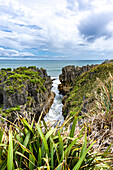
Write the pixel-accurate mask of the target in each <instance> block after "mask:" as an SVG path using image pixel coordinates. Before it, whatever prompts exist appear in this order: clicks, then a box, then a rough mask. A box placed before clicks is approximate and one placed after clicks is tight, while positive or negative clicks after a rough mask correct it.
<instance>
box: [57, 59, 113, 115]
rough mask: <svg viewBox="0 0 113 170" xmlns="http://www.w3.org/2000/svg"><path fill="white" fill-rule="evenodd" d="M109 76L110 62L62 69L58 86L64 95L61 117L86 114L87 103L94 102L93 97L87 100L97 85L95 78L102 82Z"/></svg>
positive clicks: (112, 72)
mask: <svg viewBox="0 0 113 170" xmlns="http://www.w3.org/2000/svg"><path fill="white" fill-rule="evenodd" d="M66 71H67V72H66ZM71 74H72V75H71ZM110 74H111V75H113V63H112V62H110V63H105V64H104V63H102V64H100V65H92V66H84V67H80V68H77V70H76V68H74V66H68V67H65V68H63V70H62V74H61V75H60V81H61V85H59V90H60V92H61V93H63V94H65V96H64V97H63V100H62V103H63V108H62V114H63V116H64V117H66V116H67V115H68V114H69V115H74V114H82V112H83V113H87V112H88V110H89V108H88V105H89V103H88V102H91V103H92V102H93V100H94V99H93V97H92V98H91V99H90V101H88V100H87V98H90V95H91V93H92V91H93V90H94V89H95V88H96V86H97V85H98V82H97V78H99V79H100V80H101V81H103V80H106V78H107V77H108V76H109V75H110ZM68 76H69V77H68ZM60 87H62V88H61V89H60ZM66 87H68V88H67V89H69V90H70V91H68V90H67V94H66V91H65V89H66ZM98 91H99V90H98Z"/></svg>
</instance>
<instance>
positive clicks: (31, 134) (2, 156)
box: [0, 116, 112, 170]
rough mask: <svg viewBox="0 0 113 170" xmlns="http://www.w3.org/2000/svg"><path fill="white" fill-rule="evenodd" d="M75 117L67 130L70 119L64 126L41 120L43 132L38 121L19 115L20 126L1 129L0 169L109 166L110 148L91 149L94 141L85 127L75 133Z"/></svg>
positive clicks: (75, 169) (94, 167)
mask: <svg viewBox="0 0 113 170" xmlns="http://www.w3.org/2000/svg"><path fill="white" fill-rule="evenodd" d="M73 118H74V117H72V118H71V119H73ZM77 119H78V118H77V116H75V118H74V121H73V125H72V128H71V130H70V131H69V130H68V125H69V121H70V119H69V118H67V119H66V120H65V122H64V123H63V125H61V126H60V127H59V126H57V127H56V128H54V129H53V128H52V127H51V126H50V125H49V126H48V124H46V123H45V122H44V120H43V128H44V131H42V125H41V124H40V123H41V122H38V123H36V122H35V121H34V120H33V121H32V122H29V120H28V119H27V118H26V119H24V118H18V122H20V121H21V125H20V123H18V126H17V125H15V124H12V125H11V126H10V129H9V132H8V133H7V132H5V130H4V128H1V129H0V169H4V170H5V169H6V168H7V169H11V170H12V169H21V168H22V169H30V170H34V169H37V170H38V169H51V170H52V169H53V170H54V169H56V170H61V169H64V170H68V169H69V170H71V169H73V170H79V169H88V170H90V169H91V170H92V169H95V170H96V169H109V168H112V167H111V165H110V161H109V160H110V159H111V158H112V157H111V156H110V155H109V147H108V149H107V150H106V152H105V153H103V154H102V153H99V152H96V151H93V149H92V146H93V145H94V144H95V143H96V141H88V140H87V135H86V134H87V131H86V129H85V128H84V127H83V128H82V129H81V130H80V132H79V133H75V131H76V126H77ZM28 122H29V123H28ZM19 125H20V126H19ZM21 126H22V128H21ZM64 127H65V128H64ZM4 135H5V137H6V140H4ZM106 153H107V154H106ZM108 156H109V160H108V159H107V158H108Z"/></svg>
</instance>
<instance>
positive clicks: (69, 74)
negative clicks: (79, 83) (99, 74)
mask: <svg viewBox="0 0 113 170" xmlns="http://www.w3.org/2000/svg"><path fill="white" fill-rule="evenodd" d="M95 66H97V65H93V64H92V65H91V66H89V65H87V66H83V67H78V66H77V67H75V66H74V65H73V66H71V65H69V66H66V67H64V68H62V74H61V75H59V80H60V82H61V84H59V86H58V89H59V92H60V93H61V94H63V95H65V94H67V93H68V92H69V91H70V89H71V88H72V87H73V83H74V80H75V79H76V78H77V77H78V76H80V75H81V74H82V73H84V72H87V71H88V70H90V69H92V68H93V67H95Z"/></svg>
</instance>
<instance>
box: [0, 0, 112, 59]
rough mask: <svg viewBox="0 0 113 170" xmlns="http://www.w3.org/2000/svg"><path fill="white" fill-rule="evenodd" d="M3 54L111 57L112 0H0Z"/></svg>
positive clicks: (1, 46)
mask: <svg viewBox="0 0 113 170" xmlns="http://www.w3.org/2000/svg"><path fill="white" fill-rule="evenodd" d="M6 56H7V57H8V58H19V57H21V58H30V57H28V56H31V58H32V59H111V58H113V0H0V58H1V59H3V58H6ZM26 56H27V57H26Z"/></svg>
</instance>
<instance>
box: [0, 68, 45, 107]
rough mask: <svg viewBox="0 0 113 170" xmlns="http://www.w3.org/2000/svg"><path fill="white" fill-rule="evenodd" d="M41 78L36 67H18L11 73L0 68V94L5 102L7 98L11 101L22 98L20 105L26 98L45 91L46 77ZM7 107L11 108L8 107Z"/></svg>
mask: <svg viewBox="0 0 113 170" xmlns="http://www.w3.org/2000/svg"><path fill="white" fill-rule="evenodd" d="M42 77H43V73H42V69H41V70H39V69H38V68H36V66H30V67H28V68H27V67H19V68H16V69H13V71H11V69H10V68H7V69H6V68H2V69H1V70H0V94H1V95H5V96H6V98H7V100H8V99H9V98H10V99H11V100H20V98H23V100H24V98H25V100H24V101H23V102H21V103H24V102H26V103H27V101H26V100H27V96H32V94H35V95H36V94H37V93H39V92H40V93H42V94H43V93H44V92H45V91H46V89H47V84H46V77H44V79H43V78H42ZM31 89H32V90H31ZM17 98H18V99H17ZM17 104H18V103H17ZM24 104H25V103H24ZM15 105H16V104H15ZM15 105H12V107H14V106H15ZM8 107H11V106H10V105H8Z"/></svg>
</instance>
